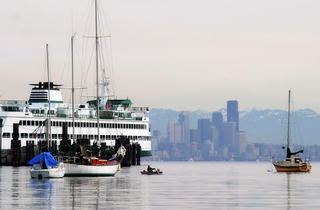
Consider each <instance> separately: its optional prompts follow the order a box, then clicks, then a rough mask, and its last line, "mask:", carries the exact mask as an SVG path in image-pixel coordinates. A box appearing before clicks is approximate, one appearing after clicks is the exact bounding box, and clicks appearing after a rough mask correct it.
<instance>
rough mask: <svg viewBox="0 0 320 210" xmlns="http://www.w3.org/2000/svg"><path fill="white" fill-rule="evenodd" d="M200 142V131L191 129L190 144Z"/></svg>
mask: <svg viewBox="0 0 320 210" xmlns="http://www.w3.org/2000/svg"><path fill="white" fill-rule="evenodd" d="M194 142H200V131H199V130H198V129H190V143H194Z"/></svg>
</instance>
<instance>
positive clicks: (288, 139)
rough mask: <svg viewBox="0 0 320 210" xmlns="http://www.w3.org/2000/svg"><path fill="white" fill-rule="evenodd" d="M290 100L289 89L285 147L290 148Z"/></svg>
mask: <svg viewBox="0 0 320 210" xmlns="http://www.w3.org/2000/svg"><path fill="white" fill-rule="evenodd" d="M290 102H291V90H289V96H288V134H287V148H290V112H291V110H290Z"/></svg>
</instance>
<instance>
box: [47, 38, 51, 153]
mask: <svg viewBox="0 0 320 210" xmlns="http://www.w3.org/2000/svg"><path fill="white" fill-rule="evenodd" d="M46 54H47V73H48V107H49V110H48V114H47V116H48V122H47V135H48V136H47V149H48V151H49V147H50V139H51V119H50V111H51V99H50V69H49V46H48V44H46Z"/></svg>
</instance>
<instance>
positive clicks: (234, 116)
mask: <svg viewBox="0 0 320 210" xmlns="http://www.w3.org/2000/svg"><path fill="white" fill-rule="evenodd" d="M227 121H228V122H235V123H236V131H237V132H239V111H238V101H227Z"/></svg>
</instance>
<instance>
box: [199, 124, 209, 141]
mask: <svg viewBox="0 0 320 210" xmlns="http://www.w3.org/2000/svg"><path fill="white" fill-rule="evenodd" d="M198 130H199V131H200V141H201V143H203V142H205V141H206V140H211V133H212V129H211V122H210V120H209V119H199V120H198Z"/></svg>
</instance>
